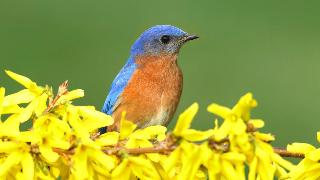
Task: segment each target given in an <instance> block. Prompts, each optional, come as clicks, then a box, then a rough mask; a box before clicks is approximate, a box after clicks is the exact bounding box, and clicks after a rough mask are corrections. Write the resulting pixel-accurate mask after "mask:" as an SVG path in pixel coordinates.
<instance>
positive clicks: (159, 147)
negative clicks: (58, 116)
mask: <svg viewBox="0 0 320 180" xmlns="http://www.w3.org/2000/svg"><path fill="white" fill-rule="evenodd" d="M164 142H165V141H164ZM164 142H162V143H158V144H155V145H154V146H153V147H145V148H125V147H124V146H122V145H117V146H114V147H107V148H105V149H103V150H102V151H103V152H104V153H106V154H109V155H119V154H121V153H127V154H131V155H139V154H145V153H160V154H168V153H170V152H172V151H174V150H175V149H176V148H177V147H178V145H177V144H176V143H170V144H167V143H164ZM226 143H228V141H221V142H213V141H210V142H209V146H210V147H211V148H213V149H215V150H221V151H222V152H225V151H226V148H228V147H227V146H228V145H225V144H226ZM52 150H53V151H54V152H56V153H58V154H61V155H73V154H74V150H75V147H72V148H70V149H68V150H64V149H59V148H53V149H52ZM33 151H34V152H37V153H38V150H36V148H34V150H33ZM273 151H274V152H275V153H277V154H279V155H280V156H281V157H292V158H301V159H302V158H304V157H305V155H304V154H302V153H295V152H289V151H287V150H286V149H285V148H279V147H274V148H273Z"/></svg>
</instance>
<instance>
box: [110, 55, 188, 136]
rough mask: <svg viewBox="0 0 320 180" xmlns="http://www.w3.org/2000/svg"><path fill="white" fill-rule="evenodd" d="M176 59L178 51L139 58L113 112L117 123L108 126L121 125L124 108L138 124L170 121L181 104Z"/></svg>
mask: <svg viewBox="0 0 320 180" xmlns="http://www.w3.org/2000/svg"><path fill="white" fill-rule="evenodd" d="M176 60H177V56H176V55H170V56H169V55H168V56H161V57H159V56H140V57H137V58H136V64H137V70H136V71H135V72H134V74H133V75H132V78H131V80H130V81H129V83H128V85H127V87H126V88H125V89H124V91H123V93H122V95H121V97H120V99H121V100H120V104H119V106H118V108H117V109H116V110H115V111H114V113H113V114H112V116H113V118H114V119H115V124H114V125H113V126H112V127H108V129H112V130H115V129H118V124H119V120H120V118H121V113H122V111H126V112H127V116H126V118H127V119H128V120H130V121H133V122H135V123H136V124H137V125H138V126H139V127H145V126H150V125H157V124H161V125H166V124H167V123H168V122H169V120H170V119H171V118H172V116H173V114H174V112H175V111H176V108H177V106H178V103H179V100H180V96H181V92H182V85H183V77H182V73H181V70H180V68H179V67H178V65H177V61H176Z"/></svg>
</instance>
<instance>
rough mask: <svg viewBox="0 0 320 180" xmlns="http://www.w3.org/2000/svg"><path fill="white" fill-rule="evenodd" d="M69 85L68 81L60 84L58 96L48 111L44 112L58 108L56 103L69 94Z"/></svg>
mask: <svg viewBox="0 0 320 180" xmlns="http://www.w3.org/2000/svg"><path fill="white" fill-rule="evenodd" d="M68 85H69V84H68V80H66V81H64V82H63V83H62V84H60V86H59V89H58V93H57V95H56V96H55V97H54V99H53V100H52V101H50V102H49V104H48V107H47V109H46V110H45V111H44V112H45V113H48V112H49V111H51V110H52V109H53V108H54V107H55V106H56V103H57V101H58V100H59V99H60V98H61V96H63V95H65V94H66V93H68Z"/></svg>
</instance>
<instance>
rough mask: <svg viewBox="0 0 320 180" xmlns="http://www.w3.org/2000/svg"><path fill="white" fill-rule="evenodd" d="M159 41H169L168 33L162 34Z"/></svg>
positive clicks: (165, 42)
mask: <svg viewBox="0 0 320 180" xmlns="http://www.w3.org/2000/svg"><path fill="white" fill-rule="evenodd" d="M160 41H161V42H162V43H163V44H168V43H169V41H170V36H168V35H164V36H162V37H161V38H160Z"/></svg>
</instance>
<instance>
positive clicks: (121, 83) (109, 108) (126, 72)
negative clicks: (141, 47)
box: [100, 57, 136, 133]
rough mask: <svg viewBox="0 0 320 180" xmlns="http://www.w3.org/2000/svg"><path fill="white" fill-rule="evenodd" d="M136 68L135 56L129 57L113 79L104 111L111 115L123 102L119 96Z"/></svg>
mask: <svg viewBox="0 0 320 180" xmlns="http://www.w3.org/2000/svg"><path fill="white" fill-rule="evenodd" d="M135 70H136V64H135V62H134V59H133V58H131V57H130V58H129V60H128V61H127V63H126V64H125V65H124V67H123V68H122V69H121V71H120V72H119V74H118V75H117V76H116V78H115V79H114V80H113V82H112V84H111V88H110V91H109V94H108V96H107V99H106V101H105V102H104V105H103V108H102V112H104V113H106V114H109V115H111V114H112V113H113V111H114V110H115V109H116V108H117V106H118V105H119V104H120V103H121V102H120V101H121V99H120V98H119V97H120V95H121V93H122V92H123V90H124V89H125V87H126V85H127V84H128V82H129V80H130V79H131V76H132V74H133V73H134V71H135ZM100 132H101V133H105V132H106V128H102V129H100Z"/></svg>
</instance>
